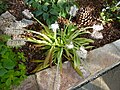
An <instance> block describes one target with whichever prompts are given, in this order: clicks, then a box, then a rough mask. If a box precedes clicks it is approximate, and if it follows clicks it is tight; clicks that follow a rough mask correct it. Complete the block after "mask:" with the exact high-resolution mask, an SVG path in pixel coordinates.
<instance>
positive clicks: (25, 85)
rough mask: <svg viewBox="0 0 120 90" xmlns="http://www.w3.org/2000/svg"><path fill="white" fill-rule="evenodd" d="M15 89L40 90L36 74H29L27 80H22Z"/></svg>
mask: <svg viewBox="0 0 120 90" xmlns="http://www.w3.org/2000/svg"><path fill="white" fill-rule="evenodd" d="M13 90H39V88H38V85H37V82H36V79H35V75H31V76H28V78H27V79H26V80H24V81H23V82H21V85H20V86H19V87H17V88H16V87H14V89H13Z"/></svg>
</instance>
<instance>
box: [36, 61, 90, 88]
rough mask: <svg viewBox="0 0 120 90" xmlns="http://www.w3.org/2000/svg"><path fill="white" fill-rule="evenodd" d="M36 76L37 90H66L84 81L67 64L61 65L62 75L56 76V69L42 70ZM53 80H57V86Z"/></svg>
mask: <svg viewBox="0 0 120 90" xmlns="http://www.w3.org/2000/svg"><path fill="white" fill-rule="evenodd" d="M36 75H37V82H38V85H39V90H67V89H68V88H70V87H71V86H74V85H76V84H77V83H79V81H83V80H84V79H83V78H81V77H80V76H79V75H78V74H77V73H76V72H75V71H74V70H73V68H72V66H71V65H70V63H69V62H66V63H64V64H63V69H62V73H59V75H56V67H52V68H49V69H46V70H43V71H41V72H38V73H36ZM87 75H89V74H87ZM86 77H87V76H86ZM56 78H57V79H56ZM55 79H56V80H58V82H57V84H56V81H55ZM56 87H57V88H56Z"/></svg>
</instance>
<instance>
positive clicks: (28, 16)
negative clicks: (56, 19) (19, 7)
mask: <svg viewBox="0 0 120 90" xmlns="http://www.w3.org/2000/svg"><path fill="white" fill-rule="evenodd" d="M22 13H23V15H24V16H26V17H27V18H28V19H31V18H32V17H33V16H34V15H33V14H32V13H31V12H30V11H29V10H28V9H25V10H24V11H22Z"/></svg>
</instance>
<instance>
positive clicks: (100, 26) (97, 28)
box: [92, 24, 104, 31]
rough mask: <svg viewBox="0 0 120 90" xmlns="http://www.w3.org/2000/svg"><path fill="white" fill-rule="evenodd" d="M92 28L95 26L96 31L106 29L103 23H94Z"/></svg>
mask: <svg viewBox="0 0 120 90" xmlns="http://www.w3.org/2000/svg"><path fill="white" fill-rule="evenodd" d="M92 28H93V30H94V31H101V30H103V29H104V27H103V25H102V24H101V25H95V24H94V25H93V26H92Z"/></svg>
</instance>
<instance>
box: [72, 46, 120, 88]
mask: <svg viewBox="0 0 120 90" xmlns="http://www.w3.org/2000/svg"><path fill="white" fill-rule="evenodd" d="M86 62H87V63H86V64H87V66H88V68H89V71H90V72H91V75H90V76H89V77H88V78H86V79H85V80H84V81H80V82H79V84H78V85H76V86H73V87H71V88H70V89H72V90H76V89H78V88H80V87H82V86H83V85H85V84H87V83H88V82H91V81H93V80H95V79H96V78H98V77H100V76H101V75H103V74H104V73H106V72H107V71H109V70H111V69H112V68H114V67H115V66H118V65H120V52H119V50H118V49H117V48H116V47H115V46H114V45H112V44H107V45H105V46H103V47H101V48H98V49H95V50H92V51H90V52H89V54H88V57H87V60H86Z"/></svg>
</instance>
